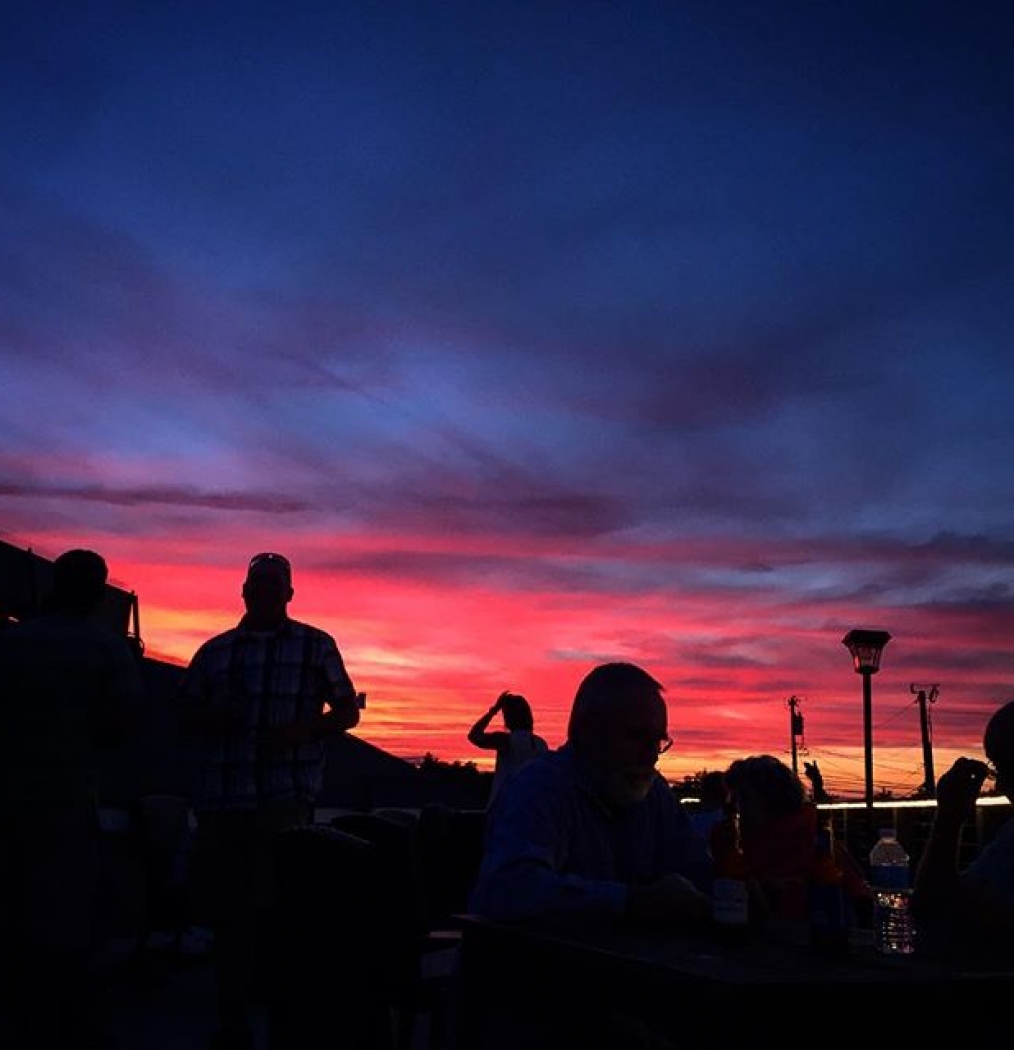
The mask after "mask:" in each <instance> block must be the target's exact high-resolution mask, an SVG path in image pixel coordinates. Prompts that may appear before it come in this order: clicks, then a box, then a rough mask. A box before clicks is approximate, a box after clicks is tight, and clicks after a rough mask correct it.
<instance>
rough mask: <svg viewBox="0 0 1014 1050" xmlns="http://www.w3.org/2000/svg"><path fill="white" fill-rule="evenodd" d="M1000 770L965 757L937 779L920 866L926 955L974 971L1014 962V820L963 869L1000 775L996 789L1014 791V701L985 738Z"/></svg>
mask: <svg viewBox="0 0 1014 1050" xmlns="http://www.w3.org/2000/svg"><path fill="white" fill-rule="evenodd" d="M983 749H984V750H985V752H986V757H987V759H988V760H989V762H990V763H992V767H993V769H992V770H991V769H990V767H989V766H988V765H987V764H986V763H985V762H980V761H978V760H977V759H973V758H959V759H957V760H956V761H955V762H954V764H953V765H952V766H951V768H950V769H949V770H947V772H946V773H944V774H943V776H941V777H940V779H939V781H938V782H937V795H936V797H937V809H936V814H935V816H934V818H933V825H932V827H931V829H930V834H929V838H928V839H927V841H926V845H925V847H924V848H923V852H922V856H921V857H920V859H919V863H918V865H917V867H916V876H915V884H914V887H913V895H912V911H913V914H914V915H915V919H916V929H917V937H918V940H917V943H918V944H919V945H920V950H921V951H922V952H923V953H924V954H928V955H939V956H940V957H942V958H945V959H947V960H949V961H954V960H958V961H959V962H960V964H961V965H968V966H985V967H987V968H988V967H992V966H1004V967H1009V966H1010V964H1011V962H1012V961H1014V817H1008V818H1007V820H1006V822H1005V823H1004V824H1003V825H1001V827H1000V828H999V829H998V831H997V832H996V834H995V835H994V836H993V838H992V839H991V840H990V841H989V842H988V843H987V844H986V845H985V846H984V847H983V848H982V849H981V850H980V851H979V853H978V855H977V856H976V857H975V858H974V859H973V860H972V862H971V863H970V864H968V865H967V866H966V867H965V868H964V869H959V866H958V847H959V845H960V843H961V834H962V829H963V828H964V826H965V824H966V823H967V822H968V821H970V820H973V821H974V819H975V804H976V800H977V799H978V797H979V792H980V791H981V790H982V785H983V784H984V783H985V781H986V779H987V778H988V777H989V776H990V775H991V773H993V772H994V771H995V777H996V792H997V794H1000V795H1007V796H1008V798H1009V797H1010V795H1011V790H1012V788H1014V700H1011V701H1009V702H1007V703H1005V704H1004V705H1003V706H1002V707H1000V708H999V709H998V710H997V711H995V712H994V714H993V716H992V717H991V718H990V720H989V722H988V723H987V724H986V730H985V733H984V734H983Z"/></svg>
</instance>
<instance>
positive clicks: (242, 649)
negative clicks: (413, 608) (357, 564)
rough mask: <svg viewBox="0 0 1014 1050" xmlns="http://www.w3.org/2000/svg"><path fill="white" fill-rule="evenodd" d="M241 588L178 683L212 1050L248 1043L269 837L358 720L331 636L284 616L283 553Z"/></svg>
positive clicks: (256, 560) (303, 816)
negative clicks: (208, 954) (197, 763)
mask: <svg viewBox="0 0 1014 1050" xmlns="http://www.w3.org/2000/svg"><path fill="white" fill-rule="evenodd" d="M242 593H243V602H244V604H245V607H246V613H245V615H244V616H243V618H242V619H241V620H240V622H239V624H238V625H237V626H236V627H233V628H231V629H230V630H228V631H225V632H223V633H222V634H219V635H216V636H215V637H213V638H211V639H209V640H208V641H206V642H205V643H204V644H203V645H202V646H201V647H200V648H199V649H198V650H197V652H196V653H195V654H194V657H193V659H192V660H191V662H190V666H189V667H188V668H187V671H186V673H185V675H184V677H183V680H182V681H181V683H180V686H179V691H178V702H179V706H180V713H181V720H182V725H183V729H184V732H187V733H189V734H191V735H192V736H194V737H195V738H197V739H199V740H201V741H203V743H204V747H205V761H204V763H203V765H202V767H201V769H200V770H199V779H198V783H197V785H196V786H195V790H194V796H193V805H194V812H195V814H196V817H197V836H196V842H195V847H194V857H193V864H194V869H195V872H196V874H195V882H196V883H197V885H196V887H195V890H196V892H197V895H198V898H199V899H203V900H204V902H205V907H206V909H207V910H208V912H209V913H210V918H211V922H212V927H213V931H214V937H215V939H214V946H213V951H214V954H215V962H216V968H217V980H218V1011H219V1022H220V1027H219V1030H218V1032H216V1033H215V1035H214V1036H213V1038H212V1043H211V1045H212V1047H214V1048H215V1050H251V1048H252V1047H253V1045H254V1034H253V1030H252V1027H251V1016H250V1011H251V1007H252V1004H253V998H254V988H255V982H256V972H257V964H258V958H257V950H258V947H259V938H258V930H259V928H260V927H261V923H262V921H263V919H264V917H265V916H266V914H267V912H268V909H269V906H270V904H271V892H272V876H271V858H272V845H273V843H274V841H275V837H276V836H277V834H278V833H279V832H281V831H283V830H285V829H287V828H292V827H294V826H298V825H305V824H309V823H312V821H313V810H314V803H315V801H316V798H317V795H318V792H319V790H320V785H321V779H322V776H323V767H324V741H325V739H326V738H327V737H329V736H332V735H334V734H337V733H342V732H344V731H345V730H347V729H351V728H352V727H353V726H355V725H357V724H358V722H359V706H360V703H361V699H360V698H359V697H357V694H356V691H355V687H354V686H353V684H352V679H351V678H350V677H349V674H348V672H347V671H346V669H345V663H344V661H343V659H342V656H341V653H340V652H339V650H338V646H337V645H336V644H335V641H334V639H333V638H332V637H331V635H329V634H327V633H326V632H324V631H322V630H320V629H319V628H317V627H312V626H310V625H308V624H305V623H300V622H298V621H296V620H293V619H290V617H289V615H288V605H289V602H290V601H291V600H292V597H293V594H294V593H295V592H294V590H293V587H292V568H291V566H290V564H289V560H288V559H287V558H285V557H284V556H282V555H281V554H273V553H264V554H256V555H254V557H253V558H251V559H250V563H249V565H248V567H247V574H246V580H245V582H244V583H243V592H242Z"/></svg>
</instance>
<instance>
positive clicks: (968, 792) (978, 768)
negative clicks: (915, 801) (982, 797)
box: [937, 758, 989, 821]
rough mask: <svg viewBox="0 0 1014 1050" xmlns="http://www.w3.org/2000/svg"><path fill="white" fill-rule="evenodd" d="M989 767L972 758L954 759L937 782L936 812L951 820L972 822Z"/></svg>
mask: <svg viewBox="0 0 1014 1050" xmlns="http://www.w3.org/2000/svg"><path fill="white" fill-rule="evenodd" d="M988 773H989V767H988V766H987V765H986V763H985V762H979V761H978V760H977V759H974V758H959V759H956V760H955V762H954V765H952V766H951V768H950V769H948V770H947V772H946V773H944V775H943V776H942V777H941V778H940V779H939V780H938V781H937V812H938V813H939V814H940V815H942V816H945V817H950V818H951V819H952V820H961V821H965V820H972V819H973V818H974V817H975V801H976V799H977V798H978V797H979V791H980V789H981V788H982V784H983V781H985V779H986V776H987V774H988Z"/></svg>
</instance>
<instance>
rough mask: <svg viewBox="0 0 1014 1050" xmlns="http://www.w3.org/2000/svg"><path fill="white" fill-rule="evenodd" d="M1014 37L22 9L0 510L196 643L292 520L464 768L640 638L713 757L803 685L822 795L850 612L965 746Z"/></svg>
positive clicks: (997, 509)
mask: <svg viewBox="0 0 1014 1050" xmlns="http://www.w3.org/2000/svg"><path fill="white" fill-rule="evenodd" d="M1012 28H1014V15H1012V12H1011V9H1010V6H1009V5H1007V4H1001V3H981V4H980V3H972V4H957V3H953V4H942V3H921V4H918V5H911V4H883V3H878V4H872V3H853V4H839V5H831V4H817V3H781V2H778V0H775V2H773V3H765V4H755V3H744V2H735V3H718V4H716V3H686V4H683V3H636V2H631V3H623V4H619V3H616V4H599V3H566V4H565V3H499V4H496V5H481V4H465V3H443V4H408V3H385V4H369V3H362V4H344V3H328V4H323V3H302V4H280V3H279V4H271V3H263V2H247V3H243V4H229V3H223V4H209V3H189V4H187V3H174V4H168V3H159V2H153V3H145V4H143V5H138V4H130V3H89V4H87V5H81V4H47V5H38V4H29V3H19V2H15V3H9V4H6V5H4V8H3V12H2V14H0V195H2V199H3V200H4V201H5V205H4V207H2V208H0V387H2V389H3V390H4V391H5V396H4V410H3V412H2V415H0V436H2V439H3V440H2V445H0V531H3V533H4V535H5V537H6V538H8V539H12V540H14V541H15V542H21V543H23V544H25V545H29V546H34V547H36V548H38V549H42V550H43V551H44V552H46V553H58V552H59V550H60V549H62V548H63V547H66V546H70V545H75V546H76V545H79V544H81V543H87V544H88V545H92V546H95V547H96V549H100V550H102V551H103V553H105V554H106V555H107V557H108V559H109V561H110V564H111V567H112V568H113V571H114V575H115V574H116V573H117V571H119V574H120V576H121V578H122V579H123V580H124V582H125V583H126V584H127V585H128V586H131V587H132V588H136V589H137V590H138V591H139V593H140V595H141V598H142V602H143V609H144V610H146V617H145V618H146V622H147V624H148V628H147V631H146V634H147V642H148V645H149V647H151V648H154V649H156V650H160V651H162V652H164V653H166V654H167V655H169V656H171V657H172V658H175V659H181V660H185V659H186V658H187V657H188V656H189V654H190V652H192V651H193V649H194V648H196V645H197V644H198V642H199V641H200V640H201V639H202V638H203V637H205V636H206V635H207V634H208V633H210V632H211V631H213V630H216V629H219V627H221V626H224V625H225V624H227V623H228V622H231V619H234V618H235V614H236V613H237V611H238V606H237V593H238V584H236V583H235V581H236V579H237V578H240V577H241V575H242V571H243V566H244V565H245V559H246V557H248V556H249V554H250V553H253V551H254V550H258V549H262V548H276V547H282V548H284V549H285V550H286V551H287V552H289V553H291V554H292V555H293V557H294V560H295V562H296V566H297V580H298V579H299V572H300V571H301V570H302V572H303V573H304V575H303V579H305V580H306V585H305V586H304V587H303V588H302V589H301V588H300V587H299V586H297V603H296V604H294V606H293V609H292V612H293V615H297V616H299V615H305V617H306V618H307V619H311V618H312V619H315V620H316V621H318V622H323V623H324V624H325V626H327V627H328V628H329V629H331V630H332V631H333V633H335V635H336V637H337V638H338V639H339V643H340V644H341V645H342V648H343V651H344V652H345V653H346V657H347V660H348V662H349V664H350V668H351V669H352V671H353V674H354V676H355V677H357V679H358V680H359V682H360V683H361V684H362V685H364V686H365V687H366V688H367V689H368V691H370V692H371V696H375V697H377V699H378V703H377V705H376V707H371V714H374V712H376V713H375V715H374V718H375V721H374V722H373V724H372V725H369V724H367V723H368V722H369V720H368V719H364V722H363V725H362V727H361V732H362V734H363V735H364V736H366V737H368V738H370V737H371V734H373V736H372V738H373V739H375V740H376V741H377V742H380V743H382V744H384V745H385V746H391V747H392V749H395V750H399V752H400V753H405V754H415V753H419V752H420V751H421V750H422V749H425V747H426V746H429V745H430V744H432V745H433V747H434V748H435V749H436V750H437V751H438V752H440V753H442V754H443V755H444V756H445V757H455V758H469V757H474V758H476V759H482V758H483V756H482V755H480V754H469V749H468V746H467V744H466V743H464V731H465V730H467V724H470V721H471V718H472V717H474V716H475V715H477V714H478V713H480V712H481V710H483V709H484V705H486V704H487V703H488V700H489V698H490V696H495V695H496V694H497V693H498V692H499V691H500V689H502V688H515V689H518V690H520V691H525V692H526V693H527V694H528V695H529V696H530V698H531V699H532V700H533V705H534V706H535V707H536V710H537V712H538V711H539V710H540V709H541V710H542V711H544V712H545V715H544V718H545V721H546V726H547V735H549V736H550V737H552V738H555V739H553V740H552V742H554V743H556V742H559V739H560V737H561V736H562V729H563V724H564V722H565V714H566V708H567V705H568V703H569V700H570V698H571V697H572V695H573V690H574V688H575V687H576V684H577V682H578V681H579V679H580V677H581V676H582V675H583V673H584V672H585V671H586V670H587V669H588V668H589V667H590V666H591V665H592V664H593V663H595V662H598V661H599V660H602V659H612V658H632V659H636V660H638V661H640V662H642V663H644V664H645V666H647V667H648V668H649V669H650V670H653V671H654V672H656V673H657V674H658V676H659V677H660V678H661V679H662V680H663V681H665V682H666V684H667V685H668V687H669V696H670V701H671V711H672V715H673V717H674V720H676V719H677V717H678V720H680V721H681V722H682V723H683V724H684V725H685V728H686V731H687V736H686V738H685V742H686V748H685V753H686V761H687V762H688V763H690V764H691V767H690V768H691V769H696V768H699V767H700V766H701V764H707V763H708V762H709V761H718V758H719V757H726V751H727V750H728V749H729V748H731V749H733V750H734V751H736V752H737V753H738V752H742V751H744V750H747V751H773V752H775V753H781V752H782V751H784V748H785V746H786V733H785V730H784V726H783V723H784V722H785V721H786V715H785V711H784V700H785V697H786V696H788V695H789V694H792V693H795V694H803V695H806V696H807V697H808V698H809V704H808V708H809V711H810V719H809V720H810V723H811V724H813V723H814V722H818V723H819V724H820V726H821V731H820V734H819V739H820V740H821V741H822V742H824V743H825V746H826V747H827V749H828V755H827V758H828V764H829V765H830V766H831V768H832V772H833V773H834V772H837V770H836V769H835V763H836V761H839V760H840V762H841V767H840V777H841V780H840V784H841V786H842V787H843V788H844V786H845V785H846V784H848V783H850V780H849V778H850V776H851V773H850V770H851V768H852V766H851V759H852V758H853V757H854V756H853V755H852V750H851V749H852V748H854V747H856V746H858V745H859V744H860V742H861V734H860V732H859V730H858V728H857V726H856V724H855V721H854V716H855V710H854V707H855V702H854V697H855V696H857V695H858V686H859V683H858V680H856V679H854V676H851V674H850V670H849V666H848V662H847V654H846V653H844V652H843V651H842V650H841V645H840V639H841V636H842V634H843V633H844V631H845V630H847V629H848V628H849V627H852V626H876V627H884V628H886V629H889V630H891V632H892V634H893V635H894V640H893V641H892V644H891V649H889V650H888V654H887V655H885V661H884V670H883V671H882V672H881V675H880V677H879V678H878V682H877V685H878V695H879V694H880V693H881V692H885V701H884V703H885V705H886V704H887V703H889V701H888V700H887V699H886V696H893V697H894V699H895V701H896V702H897V703H901V702H902V700H904V702H905V703H908V702H910V701H911V696H910V694H909V693H908V686H909V684H910V682H911V681H919V680H927V681H930V682H938V681H939V682H940V683H941V697H940V701H939V703H938V709H939V713H938V725H939V726H940V728H941V735H942V736H943V737H944V739H942V740H941V741H940V743H941V746H942V747H946V746H950V745H952V744H953V746H954V747H956V748H959V749H960V748H966V749H967V748H968V747H974V746H975V745H976V744H977V741H978V736H979V732H980V730H981V724H982V720H983V717H984V715H985V713H987V712H988V710H989V709H990V708H991V706H993V705H994V703H998V702H1000V701H1002V700H1005V699H1009V698H1010V697H1011V696H1012V695H1014V651H1012V646H1011V637H1012V628H1014V538H1012V529H1011V525H1012V518H1014V455H1012V450H1014V440H1012V438H1014V412H1012V410H1011V404H1012V395H1014V353H1012V350H1011V335H1012V327H1014V296H1012V295H1011V286H1012V271H1014V263H1012V256H1011V252H1010V250H1009V247H1008V245H1009V241H1010V234H1011V220H1012V218H1014V191H1012V186H1014V178H1012V174H1014V173H1012V170H1011V169H1012V159H1014V134H1012V130H1014V129H1012V127H1011V124H1012V113H1014V108H1012V102H1014V98H1012V94H1014V91H1012V89H1014V73H1012V71H1011V63H1010V61H1009V56H1010V53H1011V44H1012ZM118 567H119V568H118ZM187 581H190V586H189V587H188V586H187ZM304 596H306V597H310V598H311V602H310V604H308V605H307V606H303V607H299V605H298V603H299V602H300V601H301V600H302V599H303V598H304ZM311 614H312V616H311ZM772 639H775V641H772ZM892 657H894V658H895V660H896V667H895V669H894V670H893V671H891V670H889V667H890V664H891V662H892ZM889 675H896V676H897V677H896V678H895V679H894V681H893V682H889V681H888V678H889ZM421 679H425V683H426V684H425V686H423V685H421V684H420V680H421ZM422 701H424V703H425V709H426V712H427V713H426V717H425V718H424V719H421V720H420V718H419V704H420V702H422ZM473 711H474V715H473ZM843 712H846V713H844V714H843ZM718 713H723V714H721V719H720V721H719V723H718V728H717V729H716V723H715V719H716V718H718V717H719V714H718ZM907 717H908V716H906V719H907ZM420 721H422V723H424V724H423V725H422V726H420V724H419V723H420ZM462 723H465V724H464V725H462ZM743 723H746V727H747V729H748V730H749V734H752V735H749V734H748V735H742V729H741V727H742V725H743ZM944 731H945V732H944ZM888 732H889V729H887V728H885V730H884V733H885V735H887V734H888ZM399 734H401V735H399ZM938 739H939V737H938ZM814 746H815V745H814ZM907 746H908V741H907V739H902V741H901V743H900V744H899V747H900V748H902V749H903V755H904V754H905V753H906V752H904V749H905V748H906V747H907ZM678 750H679V749H678V748H675V749H674V752H675V751H678ZM832 752H833V755H832ZM846 756H847V757H846ZM667 761H670V759H669V757H668V756H667ZM671 761H672V762H674V763H675V762H678V761H679V759H678V757H677V756H676V755H673V756H672V759H671ZM900 764H901V765H902V766H903V765H904V764H905V758H904V757H902V758H901V759H900ZM670 768H671V770H672V771H673V772H677V771H679V772H682V771H683V770H682V769H681V768H679V767H678V766H676V765H672V766H671V767H670ZM828 779H829V781H830V782H831V783H832V786H833V783H834V782H833V780H832V777H828ZM888 779H891V778H889V777H888V774H887V773H885V782H886V781H887V780H888ZM903 780H904V777H902V775H901V773H900V772H899V773H898V776H897V782H898V783H899V784H901V783H902V781H903Z"/></svg>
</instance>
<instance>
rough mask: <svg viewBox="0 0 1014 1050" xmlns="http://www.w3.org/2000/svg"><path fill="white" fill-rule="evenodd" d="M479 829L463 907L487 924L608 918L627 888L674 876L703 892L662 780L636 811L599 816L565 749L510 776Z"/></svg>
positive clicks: (698, 864) (680, 818)
mask: <svg viewBox="0 0 1014 1050" xmlns="http://www.w3.org/2000/svg"><path fill="white" fill-rule="evenodd" d="M487 821H488V823H487V832H486V844H485V853H484V856H483V861H482V865H481V868H480V871H479V877H478V879H477V881H476V885H475V888H474V890H473V893H472V897H471V900H470V902H469V907H470V908H471V910H472V911H474V912H476V913H478V914H480V915H486V916H488V917H490V918H494V919H525V918H538V917H544V918H563V919H567V918H578V917H582V918H601V919H618V918H620V917H622V915H623V913H624V911H625V908H626V902H627V887H628V886H629V885H631V884H644V883H650V882H653V881H655V880H656V879H659V878H662V877H663V876H664V875H669V874H672V873H677V874H680V875H683V876H685V877H687V878H689V879H690V880H691V881H693V882H694V883H696V884H697V885H698V886H699V887H701V888H702V889H705V890H707V888H708V887H709V885H710V878H711V870H712V865H711V861H710V858H709V857H708V855H707V851H706V849H705V844H704V842H703V840H702V839H701V838H700V836H698V835H697V834H696V833H695V832H694V830H693V827H692V826H691V824H690V818H689V815H688V814H687V812H686V810H685V809H684V808H683V806H682V804H681V803H680V801H679V800H678V799H677V798H676V797H675V795H674V794H673V792H672V789H671V788H670V787H669V785H668V784H667V783H666V781H665V779H664V778H663V777H662V776H661V775H658V776H657V778H656V781H655V783H654V784H653V785H652V787H651V789H650V791H649V792H648V795H647V797H646V798H645V799H644V801H643V802H637V803H633V804H631V805H628V806H625V807H623V808H621V809H619V810H615V811H613V810H609V809H607V808H606V807H605V806H603V805H602V803H601V802H600V801H599V800H598V798H597V797H596V795H595V793H594V791H593V790H592V787H591V784H590V782H589V780H588V778H587V776H586V775H585V774H584V772H583V771H582V769H581V767H580V764H579V762H578V761H577V759H576V756H575V755H574V753H573V750H572V748H571V746H570V745H569V744H564V745H563V747H561V748H559V749H558V750H556V751H551V752H549V753H548V754H545V755H541V756H539V757H536V758H534V759H532V760H531V761H530V762H528V763H527V764H526V765H525V766H524V767H522V768H521V769H519V770H518V771H517V772H516V773H515V774H514V776H513V777H511V779H510V780H509V781H508V782H507V783H506V784H504V786H503V788H502V789H501V791H500V793H499V795H498V796H497V798H496V801H495V803H494V804H493V806H492V807H491V808H490V810H489V813H488V817H487Z"/></svg>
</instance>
